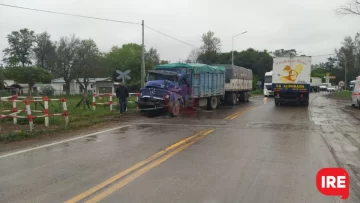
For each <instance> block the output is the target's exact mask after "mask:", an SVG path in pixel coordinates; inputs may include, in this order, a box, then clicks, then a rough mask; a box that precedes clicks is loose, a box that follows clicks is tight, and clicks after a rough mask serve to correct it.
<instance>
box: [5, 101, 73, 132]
mask: <svg viewBox="0 0 360 203" xmlns="http://www.w3.org/2000/svg"><path fill="white" fill-rule="evenodd" d="M52 101H60V102H61V105H62V109H63V112H62V113H49V102H52ZM0 102H11V103H12V109H11V110H3V111H1V113H3V112H4V113H7V112H8V113H9V114H0V119H2V118H13V123H14V124H17V119H18V118H22V119H28V120H29V128H30V131H33V129H34V121H33V119H34V118H44V120H45V123H44V124H45V127H48V126H49V117H53V116H64V118H65V125H66V126H67V125H68V124H69V113H68V110H67V105H66V99H65V98H60V99H49V98H48V97H47V96H44V97H24V96H17V95H13V96H9V97H0ZM32 102H43V103H44V109H43V110H31V105H30V104H31V103H32ZM17 103H25V109H18V108H17ZM21 112H26V114H27V115H26V116H20V115H17V114H19V113H21ZM33 113H42V115H37V116H34V115H33Z"/></svg>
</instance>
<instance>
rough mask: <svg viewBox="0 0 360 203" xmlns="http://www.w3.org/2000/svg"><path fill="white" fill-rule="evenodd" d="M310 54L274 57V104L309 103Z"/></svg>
mask: <svg viewBox="0 0 360 203" xmlns="http://www.w3.org/2000/svg"><path fill="white" fill-rule="evenodd" d="M310 76H311V56H295V57H275V58H274V62H273V77H272V79H273V83H272V85H273V89H274V101H275V104H276V105H280V104H282V103H293V102H295V103H297V104H305V105H308V104H309V92H310Z"/></svg>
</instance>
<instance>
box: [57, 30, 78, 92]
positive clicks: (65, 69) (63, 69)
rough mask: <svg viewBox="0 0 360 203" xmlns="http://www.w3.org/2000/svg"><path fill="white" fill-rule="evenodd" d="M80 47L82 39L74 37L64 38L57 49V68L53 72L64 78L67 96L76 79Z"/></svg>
mask: <svg viewBox="0 0 360 203" xmlns="http://www.w3.org/2000/svg"><path fill="white" fill-rule="evenodd" d="M79 46H80V39H79V38H77V37H75V35H72V36H70V37H62V38H61V39H60V42H59V45H58V46H57V48H56V62H55V67H54V68H53V69H51V71H54V72H55V73H56V74H57V75H58V76H60V77H63V79H64V81H65V90H66V95H69V94H70V82H71V80H73V79H75V75H76V69H75V67H74V66H75V65H76V63H75V62H76V59H77V54H78V49H79Z"/></svg>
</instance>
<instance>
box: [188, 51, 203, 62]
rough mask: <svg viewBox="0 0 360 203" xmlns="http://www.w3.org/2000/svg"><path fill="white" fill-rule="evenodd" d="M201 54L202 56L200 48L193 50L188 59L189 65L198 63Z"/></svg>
mask: <svg viewBox="0 0 360 203" xmlns="http://www.w3.org/2000/svg"><path fill="white" fill-rule="evenodd" d="M200 54H201V49H198V48H194V49H192V50H191V52H190V54H189V56H188V58H187V59H188V61H189V63H197V61H198V58H199V56H200Z"/></svg>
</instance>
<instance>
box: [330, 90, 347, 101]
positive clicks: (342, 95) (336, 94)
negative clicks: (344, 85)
mask: <svg viewBox="0 0 360 203" xmlns="http://www.w3.org/2000/svg"><path fill="white" fill-rule="evenodd" d="M351 94H352V92H351V91H341V92H332V93H330V94H329V95H328V97H329V98H332V99H341V100H348V99H349V100H350V99H351Z"/></svg>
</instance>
